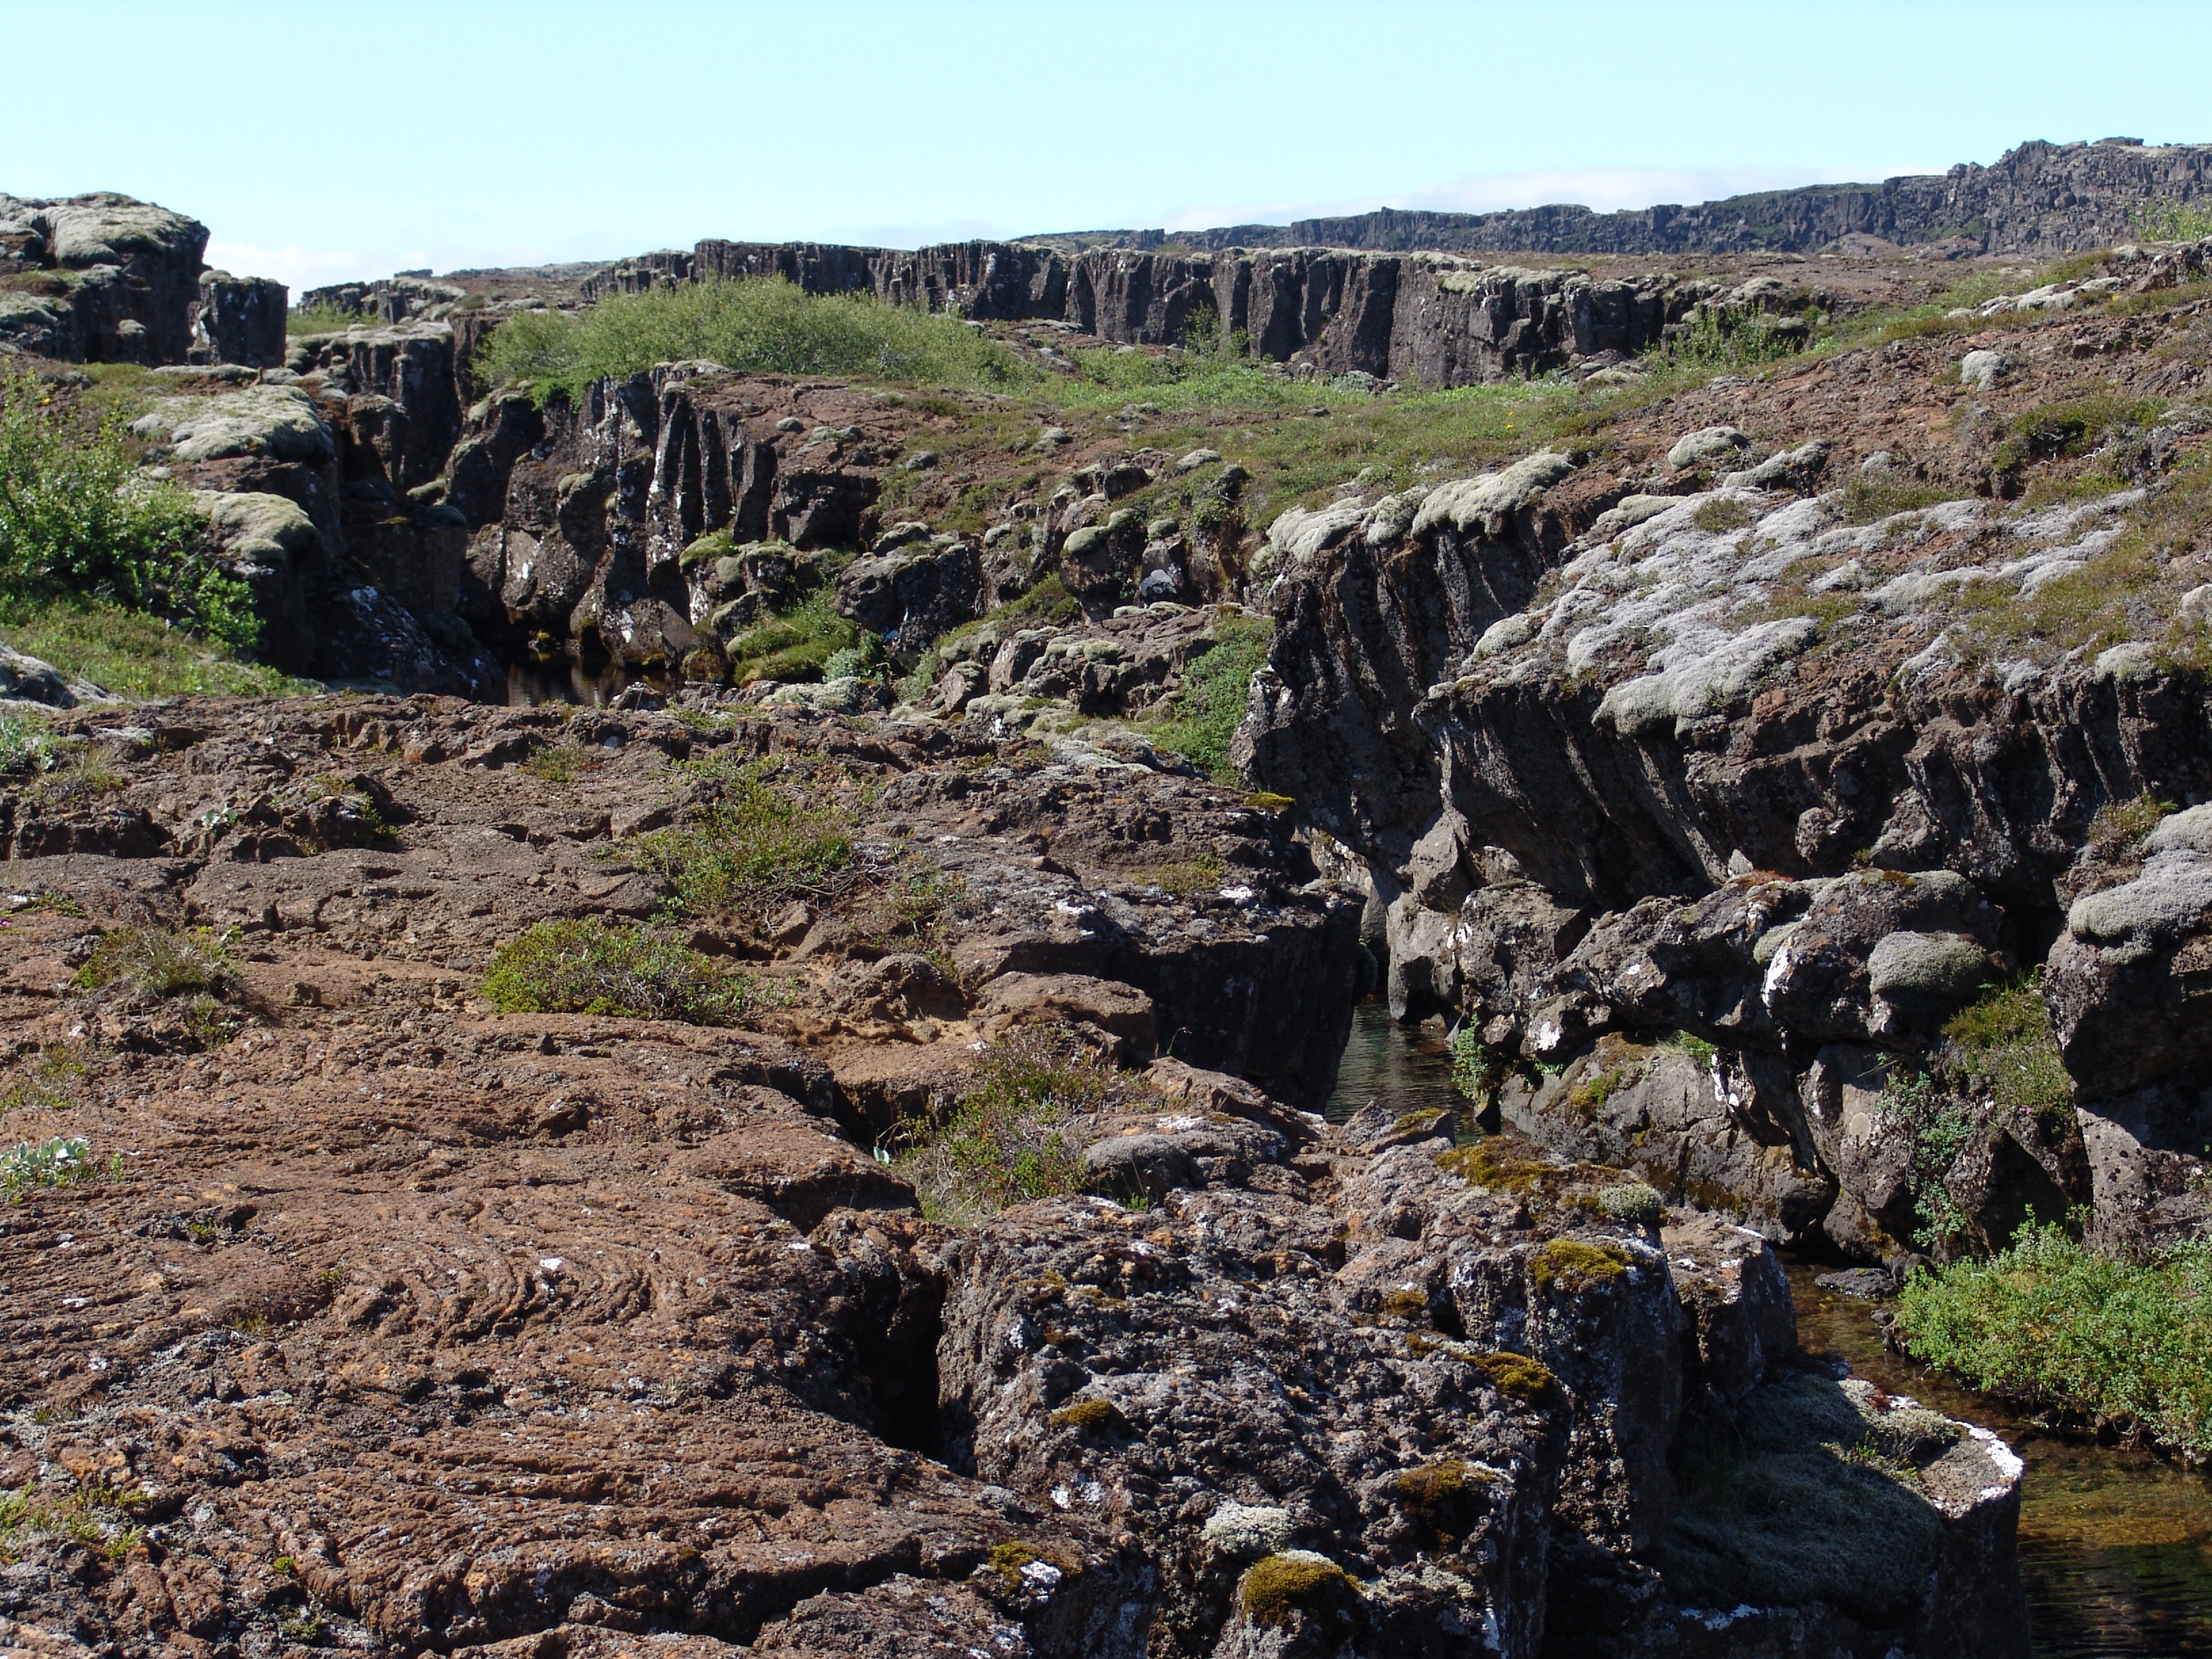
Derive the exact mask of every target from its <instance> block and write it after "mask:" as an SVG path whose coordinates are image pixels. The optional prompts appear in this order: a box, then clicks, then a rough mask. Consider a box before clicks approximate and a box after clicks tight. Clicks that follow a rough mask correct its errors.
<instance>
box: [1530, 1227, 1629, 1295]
mask: <svg viewBox="0 0 2212 1659" xmlns="http://www.w3.org/2000/svg"><path fill="white" fill-rule="evenodd" d="M1528 1271H1529V1273H1531V1274H1532V1275H1533V1276H1534V1279H1535V1280H1536V1283H1537V1284H1538V1285H1544V1286H1550V1285H1558V1286H1559V1288H1560V1289H1561V1290H1564V1291H1587V1290H1591V1289H1594V1288H1595V1287H1596V1286H1598V1285H1605V1284H1609V1283H1611V1282H1612V1281H1613V1280H1614V1279H1618V1278H1620V1276H1621V1274H1623V1273H1626V1272H1627V1271H1628V1252H1627V1251H1626V1250H1624V1249H1621V1248H1620V1246H1619V1245H1618V1244H1591V1243H1585V1242H1584V1241H1583V1240H1582V1239H1579V1238H1555V1239H1553V1240H1552V1241H1551V1242H1550V1243H1547V1244H1545V1245H1542V1246H1541V1247H1540V1248H1539V1249H1537V1251H1536V1252H1535V1254H1534V1255H1531V1256H1530V1257H1529V1258H1528Z"/></svg>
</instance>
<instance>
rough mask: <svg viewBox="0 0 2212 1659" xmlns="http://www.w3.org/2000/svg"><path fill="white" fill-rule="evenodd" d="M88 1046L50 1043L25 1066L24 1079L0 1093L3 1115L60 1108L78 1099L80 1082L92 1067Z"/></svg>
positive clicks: (0, 1112) (70, 1104)
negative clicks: (77, 1093)
mask: <svg viewBox="0 0 2212 1659" xmlns="http://www.w3.org/2000/svg"><path fill="white" fill-rule="evenodd" d="M88 1056H89V1049H88V1048H87V1047H85V1046H82V1045H78V1044H74V1043H50V1044H49V1045H47V1046H46V1048H41V1049H40V1050H39V1052H38V1053H37V1054H35V1055H33V1057H32V1060H31V1062H30V1064H29V1065H28V1066H25V1067H24V1068H23V1073H22V1078H21V1081H19V1082H17V1083H15V1085H12V1086H11V1087H10V1088H9V1090H8V1091H7V1092H6V1093H5V1094H0V1117H5V1116H6V1115H8V1114H9V1113H10V1112H20V1111H27V1110H43V1111H60V1110H62V1109H64V1108H67V1107H70V1106H73V1105H75V1104H76V1089H77V1085H78V1084H79V1083H81V1082H82V1081H83V1079H84V1077H85V1075H86V1073H88V1072H90V1071H91V1069H92V1062H91V1060H90V1059H89V1057H88Z"/></svg>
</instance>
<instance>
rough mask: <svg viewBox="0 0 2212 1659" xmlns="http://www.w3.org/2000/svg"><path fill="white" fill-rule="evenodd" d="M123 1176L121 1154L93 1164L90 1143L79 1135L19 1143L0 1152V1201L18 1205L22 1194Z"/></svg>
mask: <svg viewBox="0 0 2212 1659" xmlns="http://www.w3.org/2000/svg"><path fill="white" fill-rule="evenodd" d="M122 1173H123V1157H122V1154H121V1153H119V1152H118V1153H117V1154H116V1155H115V1156H114V1157H113V1158H110V1159H109V1160H108V1161H107V1162H106V1164H100V1163H96V1162H94V1158H93V1156H92V1147H91V1146H90V1144H89V1143H88V1142H87V1141H85V1140H84V1139H82V1137H79V1136H75V1135H55V1136H52V1138H51V1139H46V1140H22V1141H18V1142H16V1144H15V1146H13V1147H11V1148H10V1149H9V1150H8V1151H7V1152H0V1198H5V1199H6V1200H8V1202H9V1203H10V1204H20V1203H21V1202H22V1200H23V1194H26V1193H29V1192H35V1191H37V1190H38V1189H39V1188H41V1187H81V1186H82V1185H83V1184H84V1183H85V1182H88V1181H100V1180H109V1181H112V1180H115V1179H117V1178H118V1177H119V1176H121V1175H122Z"/></svg>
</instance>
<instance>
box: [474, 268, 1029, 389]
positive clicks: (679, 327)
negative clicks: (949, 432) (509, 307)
mask: <svg viewBox="0 0 2212 1659" xmlns="http://www.w3.org/2000/svg"><path fill="white" fill-rule="evenodd" d="M702 359H703V360H705V361H707V362H714V363H719V364H720V365H721V366H722V367H724V368H729V369H733V370H735V371H737V372H738V373H739V374H835V375H840V376H843V377H846V378H848V379H854V380H888V381H893V382H899V383H903V384H908V385H914V386H1020V385H1023V384H1025V383H1028V382H1030V381H1033V380H1036V379H1037V378H1038V377H1037V374H1036V371H1035V370H1034V369H1032V368H1030V367H1029V366H1028V365H1027V364H1025V363H1024V362H1022V360H1021V359H1020V358H1019V357H1018V356H1016V355H1015V354H1014V353H1013V352H1012V351H1009V350H1008V349H1006V347H1004V346H1002V345H1000V344H999V343H997V342H996V341H994V340H992V339H989V338H988V337H986V336H984V335H983V334H981V333H980V332H979V331H976V330H975V329H971V328H969V326H968V325H966V324H965V323H963V322H962V321H961V320H960V319H958V318H957V317H952V316H947V315H942V314H939V315H932V314H931V313H928V312H926V311H923V310H921V309H920V308H918V307H912V306H902V305H894V304H889V303H886V302H884V301H878V300H877V299H875V298H874V297H873V296H872V295H859V294H834V295H809V294H807V293H805V292H804V291H803V290H802V289H800V288H799V286H798V284H796V283H792V282H789V281H787V280H786V279H785V278H783V277H781V276H769V277H751V278H748V279H744V280H742V281H737V282H704V283H683V284H681V285H679V286H678V287H675V288H665V289H648V290H647V291H646V292H645V293H642V294H618V295H610V296H609V297H608V298H606V299H604V300H601V301H599V303H597V304H596V305H594V306H592V307H590V308H589V309H588V310H586V311H583V312H580V313H574V314H570V313H565V312H559V311H526V312H522V313H519V314H517V315H515V316H513V317H510V318H508V319H507V320H506V321H505V322H503V323H501V324H500V325H499V326H498V327H497V328H495V329H494V330H493V331H492V334H491V337H490V339H489V340H488V341H487V342H486V343H485V345H484V349H483V354H482V355H481V356H479V357H478V358H477V375H478V376H479V378H481V379H483V380H485V381H486V382H488V383H489V384H492V385H499V386H507V385H515V384H522V385H527V386H529V387H530V388H531V389H532V392H534V393H536V395H537V396H538V398H539V400H540V401H541V402H542V401H543V400H544V398H547V397H549V396H550V395H551V394H553V393H554V392H562V393H565V394H567V396H568V398H570V399H571V400H572V401H573V400H574V399H576V398H580V397H581V395H582V394H583V392H584V389H585V388H586V386H589V385H590V384H591V383H592V381H593V380H598V379H599V378H600V377H601V376H603V375H616V376H621V375H628V374H638V373H640V372H641V371H642V370H645V369H647V368H652V367H653V364H655V363H666V362H694V361H698V360H702Z"/></svg>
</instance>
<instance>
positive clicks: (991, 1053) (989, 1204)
mask: <svg viewBox="0 0 2212 1659" xmlns="http://www.w3.org/2000/svg"><path fill="white" fill-rule="evenodd" d="M1113 1094H1114V1079H1113V1074H1112V1073H1111V1072H1110V1071H1109V1070H1108V1068H1107V1067H1106V1066H1103V1065H1101V1064H1100V1063H1099V1062H1098V1060H1097V1058H1096V1057H1095V1056H1094V1055H1092V1054H1091V1053H1090V1052H1089V1051H1088V1050H1087V1049H1085V1048H1084V1046H1083V1045H1082V1044H1081V1043H1080V1042H1078V1041H1076V1040H1075V1038H1074V1037H1073V1036H1071V1035H1070V1034H1068V1033H1067V1032H1065V1031H1060V1030H1054V1029H1053V1028H1052V1027H1050V1026H1042V1025H1029V1026H1023V1027H1020V1028H1018V1029H1017V1030H1014V1031H1012V1032H1011V1033H1009V1034H1008V1035H1007V1036H1004V1037H1001V1038H1000V1040H999V1041H997V1042H994V1043H993V1044H991V1045H990V1047H989V1048H987V1049H985V1050H984V1052H983V1054H982V1056H981V1058H980V1059H979V1060H977V1061H976V1063H975V1066H974V1067H973V1068H972V1069H971V1070H970V1071H969V1074H968V1077H967V1079H966V1080H965V1082H964V1083H963V1085H961V1088H960V1090H959V1092H958V1093H957V1095H955V1096H954V1097H953V1098H952V1100H951V1103H950V1106H949V1108H948V1109H945V1111H944V1113H943V1115H942V1121H941V1122H937V1123H930V1122H921V1123H915V1124H911V1125H909V1126H908V1128H907V1130H906V1132H905V1137H904V1139H905V1143H906V1144H905V1146H904V1148H903V1150H902V1151H901V1152H899V1153H898V1155H897V1156H896V1158H895V1159H894V1160H893V1161H894V1164H895V1165H896V1168H897V1170H898V1172H899V1173H900V1174H901V1175H902V1176H905V1177H906V1178H907V1179H908V1181H910V1182H913V1183H914V1188H915V1194H917V1195H918V1196H919V1197H920V1199H921V1209H922V1213H923V1214H924V1215H926V1216H927V1217H929V1218H931V1219H932V1220H936V1221H949V1222H956V1223H965V1222H971V1221H974V1220H976V1219H978V1218H981V1217H983V1216H987V1215H992V1214H995V1213H996V1212H999V1211H1000V1210H1002V1209H1005V1208H1006V1206H1008V1205H1010V1204H1026V1203H1029V1202H1030V1201H1031V1200H1036V1199H1041V1198H1057V1197H1062V1196H1065V1195H1066V1194H1071V1193H1078V1192H1080V1191H1082V1190H1083V1183H1084V1176H1085V1170H1084V1164H1083V1156H1082V1153H1081V1151H1080V1150H1079V1148H1078V1147H1076V1146H1073V1145H1072V1144H1071V1143H1070V1142H1069V1140H1068V1139H1067V1137H1066V1125H1067V1124H1068V1122H1069V1121H1070V1120H1071V1119H1073V1118H1078V1117H1081V1116H1084V1115H1086V1114H1089V1113H1092V1112H1096V1111H1097V1110H1098V1109H1100V1108H1101V1107H1103V1106H1104V1105H1105V1104H1106V1103H1108V1101H1109V1099H1110V1098H1111V1097H1112V1096H1113Z"/></svg>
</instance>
